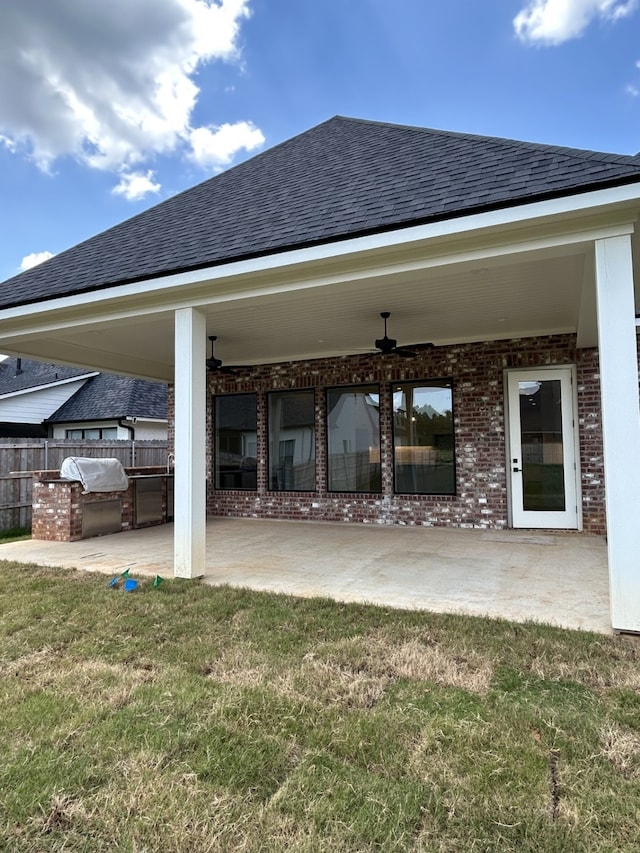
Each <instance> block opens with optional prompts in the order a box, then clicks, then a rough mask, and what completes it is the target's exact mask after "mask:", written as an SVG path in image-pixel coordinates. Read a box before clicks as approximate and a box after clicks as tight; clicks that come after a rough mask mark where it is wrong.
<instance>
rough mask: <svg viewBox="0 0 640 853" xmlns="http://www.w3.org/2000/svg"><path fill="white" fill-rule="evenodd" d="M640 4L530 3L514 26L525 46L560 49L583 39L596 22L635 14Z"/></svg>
mask: <svg viewBox="0 0 640 853" xmlns="http://www.w3.org/2000/svg"><path fill="white" fill-rule="evenodd" d="M638 2H639V0H529V2H528V3H527V5H526V6H525V7H524V8H523V9H522V10H521V11H520V12H519V13H518V14H517V15H516V17H515V18H514V20H513V26H514V29H515V31H516V34H517V35H518V37H519V38H520V39H522V41H525V42H541V43H543V44H550V45H557V44H562V42H565V41H569V39H573V38H578V37H579V36H581V35H582V33H583V32H584V31H585V29H586V28H587V27H588V26H589V24H590V23H591V22H592V21H594V20H596V19H602V20H608V21H617V20H619V19H620V18H626V17H628V16H629V15H631V14H633V12H635V11H636V9H637V8H638Z"/></svg>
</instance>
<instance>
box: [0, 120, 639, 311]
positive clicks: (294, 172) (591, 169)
mask: <svg viewBox="0 0 640 853" xmlns="http://www.w3.org/2000/svg"><path fill="white" fill-rule="evenodd" d="M638 181H640V157H639V156H635V157H631V156H626V155H615V154H604V153H597V152H593V151H584V150H580V149H572V148H562V147H558V146H552V145H541V144H534V143H528V142H516V141H513V140H508V139H497V138H493V137H486V136H473V135H470V134H463V133H450V132H445V131H440V130H431V129H424V128H416V127H405V126H401V125H393V124H384V123H378V122H371V121H362V120H359V119H350V118H343V117H340V116H337V117H335V118H332V119H330V120H328V121H326V122H324V123H323V124H320V125H318V126H317V127H314V128H312V129H311V130H308V131H307V132H305V133H302V134H301V135H299V136H296V137H294V138H293V139H290V140H288V141H286V142H283V143H281V144H280V145H277V146H275V147H274V148H271V149H270V150H268V151H265V152H263V153H262V154H259V155H257V156H256V157H253V158H252V159H250V160H247V161H245V162H244V163H241V164H240V165H238V166H235V167H234V168H232V169H229V170H228V171H226V172H223V173H222V174H220V175H217V176H215V177H214V178H211V179H209V180H207V181H205V182H204V183H201V184H199V185H198V186H195V187H193V188H191V189H188V190H186V191H185V192H182V193H180V194H179V195H176V196H173V197H172V198H170V199H168V200H166V201H164V202H162V203H161V204H159V205H156V206H155V207H152V208H150V209H149V210H147V211H144V212H143V213H141V214H139V215H137V216H135V217H133V218H132V219H129V220H127V221H126V222H123V223H121V224H119V225H116V226H115V227H114V228H111V229H109V230H108V231H105V232H103V233H102V234H99V235H97V236H95V237H93V238H91V239H89V240H87V241H85V242H83V243H80V244H79V245H77V246H74V247H73V248H71V249H69V250H67V251H66V252H62V253H61V254H59V255H56V256H55V257H53V258H51V259H50V260H48V261H46V262H45V263H43V264H40V265H39V266H36V267H33V268H32V269H30V270H27V271H26V272H24V273H21V274H20V275H19V276H16V277H14V278H12V279H9V280H8V281H7V282H5V284H4V286H3V287H2V288H1V289H0V307H9V306H15V305H23V304H27V303H32V302H39V301H41V300H47V299H52V298H55V297H58V296H62V295H67V294H79V293H83V292H88V291H92V290H99V289H102V288H107V287H112V286H114V285H116V284H122V283H126V282H131V281H136V280H141V279H145V278H152V277H156V276H162V275H169V274H171V273H176V272H182V271H186V270H192V269H199V268H203V267H207V266H213V265H217V264H223V263H228V262H230V261H233V260H239V259H241V258H248V257H256V256H260V255H265V254H271V253H276V252H282V251H285V250H288V249H293V248H297V247H303V246H310V245H317V244H322V243H328V242H331V241H335V240H339V239H346V238H349V237H355V236H359V235H364V234H370V233H377V232H382V231H386V230H390V229H395V228H401V227H407V226H410V225H416V224H419V223H427V222H434V221H437V220H442V219H449V218H453V217H456V216H461V215H464V214H469V213H473V212H480V211H487V210H492V209H497V208H503V207H509V206H514V205H519V204H524V203H526V202H531V201H534V200H541V199H549V198H553V197H557V196H562V195H568V194H576V193H580V192H587V191H589V190H593V189H598V188H606V187H612V186H616V185H621V184H626V183H633V182H638Z"/></svg>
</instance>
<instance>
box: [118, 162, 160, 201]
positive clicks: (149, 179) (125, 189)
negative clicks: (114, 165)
mask: <svg viewBox="0 0 640 853" xmlns="http://www.w3.org/2000/svg"><path fill="white" fill-rule="evenodd" d="M154 175H155V173H154V172H152V171H151V169H149V171H147V172H123V174H122V175H121V176H120V181H119V182H118V183H117V184H116V186H115V187H114V188H113V189H112V190H111V192H112V193H113V195H121V196H123V197H124V198H126V199H127V201H139V200H140V199H142V198H144V197H145V196H147V195H149V194H150V193H158V192H160V184H157V183H155V182H154V180H153V178H154Z"/></svg>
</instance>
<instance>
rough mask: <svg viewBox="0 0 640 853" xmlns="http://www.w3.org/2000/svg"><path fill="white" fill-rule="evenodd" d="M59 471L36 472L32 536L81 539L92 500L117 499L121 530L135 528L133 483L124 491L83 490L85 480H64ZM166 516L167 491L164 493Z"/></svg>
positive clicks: (148, 471)
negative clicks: (84, 514) (83, 522)
mask: <svg viewBox="0 0 640 853" xmlns="http://www.w3.org/2000/svg"><path fill="white" fill-rule="evenodd" d="M126 472H127V475H129V476H131V475H132V474H162V473H164V472H165V469H164V468H155V467H154V468H127V469H126ZM59 477H60V471H58V470H55V471H36V472H34V475H33V497H32V522H31V535H32V537H33V538H34V539H47V540H51V541H54V542H75V541H77V540H78V539H82V514H83V511H84V507H85V506H86V505H87V504H90V503H96V502H102V501H108V500H118V501H120V502H121V508H122V526H121V530H131V529H132V528H133V527H134V484H133V481H130V482H129V488H128V489H126V491H121V492H89V493H88V494H86V495H85V494H83V493H82V483H80V482H77V481H75V480H61V479H59ZM164 495H165V498H164V505H165V515H166V490H165V492H164Z"/></svg>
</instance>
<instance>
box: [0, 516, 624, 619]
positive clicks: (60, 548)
mask: <svg viewBox="0 0 640 853" xmlns="http://www.w3.org/2000/svg"><path fill="white" fill-rule="evenodd" d="M0 560H17V561H20V562H28V563H37V564H39V565H46V566H60V567H63V568H76V569H85V570H91V571H99V572H105V573H108V574H116V573H120V572H122V571H124V570H125V569H129V570H130V572H131V574H132V575H133V576H134V577H135V575H136V574H138V575H139V576H155V575H161V576H163V577H171V576H172V575H173V526H172V525H163V526H159V527H149V528H145V529H140V530H133V531H128V532H125V533H118V534H115V535H112V536H102V537H98V538H94V539H85V540H82V541H80V542H43V541H36V540H24V541H21V542H10V543H5V544H2V545H0ZM204 581H205V582H206V583H210V584H229V585H231V586H236V587H248V588H250V589H256V590H267V591H271V592H279V593H286V594H290V595H299V596H325V597H328V598H332V599H335V600H337V601H345V602H363V603H370V604H377V605H383V606H388V607H399V608H411V609H418V610H428V611H433V612H439V613H465V614H469V615H488V616H493V617H499V618H504V619H510V620H514V621H518V622H525V621H529V620H531V621H536V622H546V623H549V624H553V625H558V626H561V627H565V628H579V629H583V630H589V631H596V632H599V633H611V623H610V620H609V584H608V570H607V551H606V544H605V541H604V539H602V538H600V537H594V536H586V535H583V534H571V533H559V534H553V533H546V532H545V533H537V532H535V531H516V530H508V531H490V530H457V529H452V528H446V529H445V528H423V527H397V526H393V527H391V526H389V527H387V526H383V525H380V526H378V525H355V524H329V523H318V522H313V523H311V522H298V521H295V522H294V521H291V522H289V521H264V520H254V519H230V518H214V519H210V520H209V521H208V523H207V571H206V575H205V577H204Z"/></svg>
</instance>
